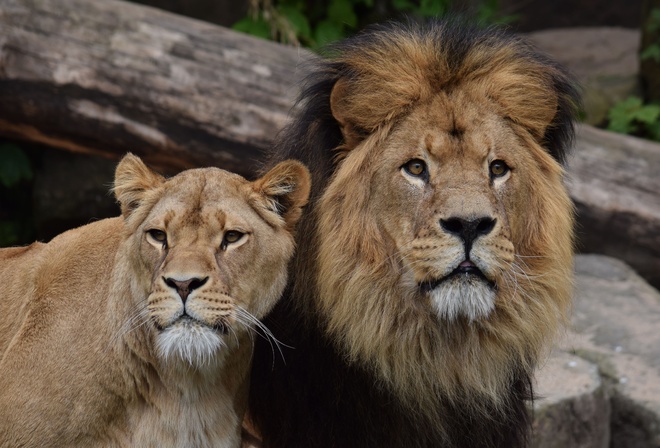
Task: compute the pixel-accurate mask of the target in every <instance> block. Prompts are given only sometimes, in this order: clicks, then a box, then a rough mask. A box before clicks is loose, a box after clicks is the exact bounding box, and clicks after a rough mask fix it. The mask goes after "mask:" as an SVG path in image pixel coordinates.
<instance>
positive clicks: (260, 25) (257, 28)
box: [232, 17, 271, 39]
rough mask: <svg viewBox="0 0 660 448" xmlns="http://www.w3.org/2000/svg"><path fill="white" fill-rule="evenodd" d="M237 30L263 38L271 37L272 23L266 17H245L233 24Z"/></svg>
mask: <svg viewBox="0 0 660 448" xmlns="http://www.w3.org/2000/svg"><path fill="white" fill-rule="evenodd" d="M232 28H233V29H234V30H236V31H240V32H243V33H247V34H251V35H253V36H257V37H261V38H262V39H270V36H271V34H270V25H269V24H268V22H266V21H265V20H264V19H262V18H259V19H257V20H254V19H252V18H251V17H245V18H243V19H241V20H239V21H238V22H236V23H234V24H233V25H232Z"/></svg>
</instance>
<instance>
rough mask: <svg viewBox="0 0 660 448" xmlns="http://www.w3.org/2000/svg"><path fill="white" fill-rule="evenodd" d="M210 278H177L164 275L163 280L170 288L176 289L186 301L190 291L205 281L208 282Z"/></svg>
mask: <svg viewBox="0 0 660 448" xmlns="http://www.w3.org/2000/svg"><path fill="white" fill-rule="evenodd" d="M208 279H209V278H208V277H204V278H190V279H188V280H175V279H173V278H165V277H163V281H164V282H165V284H166V285H167V286H169V287H170V288H172V289H175V290H176V292H177V293H178V294H179V297H181V300H182V301H183V302H184V303H185V302H186V299H187V298H188V296H189V295H190V293H191V292H192V291H193V290H195V289H197V288H199V287H200V286H202V285H203V284H204V283H206V281H207V280H208Z"/></svg>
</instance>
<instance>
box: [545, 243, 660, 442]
mask: <svg viewBox="0 0 660 448" xmlns="http://www.w3.org/2000/svg"><path fill="white" fill-rule="evenodd" d="M575 272H576V289H575V304H574V311H573V317H572V322H571V328H570V330H569V331H568V332H567V334H566V335H565V336H564V337H563V338H562V341H561V343H560V344H559V348H558V349H557V350H556V352H555V353H553V354H552V355H551V357H550V358H549V360H548V361H547V362H546V363H545V364H544V365H543V366H542V368H541V369H540V371H539V372H538V375H537V385H536V392H537V394H538V396H539V399H537V401H536V403H535V405H534V411H535V423H534V427H535V432H534V437H533V443H532V446H533V447H537V448H555V447H556V448H560V447H561V448H577V447H579V448H601V447H612V448H633V447H634V448H646V447H659V446H660V293H659V292H658V291H657V290H655V289H654V288H653V287H651V286H650V285H649V284H647V283H646V281H644V280H643V279H642V278H641V277H640V276H639V275H637V274H636V273H635V271H633V270H632V269H631V268H630V267H628V266H627V265H626V264H624V263H623V262H621V261H618V260H616V259H614V258H609V257H606V256H600V255H578V256H577V257H576V259H575Z"/></svg>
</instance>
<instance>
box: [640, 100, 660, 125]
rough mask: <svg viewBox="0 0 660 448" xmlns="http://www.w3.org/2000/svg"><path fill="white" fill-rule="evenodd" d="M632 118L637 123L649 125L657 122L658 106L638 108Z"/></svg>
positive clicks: (659, 108)
mask: <svg viewBox="0 0 660 448" xmlns="http://www.w3.org/2000/svg"><path fill="white" fill-rule="evenodd" d="M634 116H635V119H636V120H637V121H640V122H642V123H644V124H647V125H651V124H653V123H655V122H656V121H658V118H660V106H658V105H657V104H647V105H645V106H643V107H640V108H639V109H638V110H637V111H636V112H635V115H634Z"/></svg>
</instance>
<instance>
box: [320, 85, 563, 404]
mask: <svg viewBox="0 0 660 448" xmlns="http://www.w3.org/2000/svg"><path fill="white" fill-rule="evenodd" d="M473 92H474V91H473V89H456V90H455V91H453V92H450V93H448V92H438V93H436V94H435V95H434V96H433V97H432V98H429V99H428V100H427V101H424V102H420V103H419V104H416V105H415V106H414V108H412V110H410V111H409V112H408V113H406V114H404V115H403V116H402V117H401V118H400V119H398V120H396V121H393V122H390V123H387V122H386V123H383V124H382V125H381V126H380V127H379V128H377V129H376V130H375V131H374V132H372V133H371V134H368V135H366V136H364V135H359V134H358V135H357V136H356V135H351V134H350V133H351V129H352V128H355V127H357V126H351V124H350V123H348V124H346V121H347V120H345V117H344V116H343V115H342V110H341V109H339V108H340V107H341V102H340V101H338V103H339V106H337V107H335V108H333V112H334V113H335V114H336V117H337V119H338V121H339V122H340V123H343V124H344V126H343V130H344V132H345V133H346V134H348V135H347V136H346V138H345V141H346V142H347V144H346V145H345V146H344V147H342V148H340V150H342V152H341V153H340V157H339V158H338V161H337V168H336V171H335V173H334V175H333V177H332V178H331V179H330V181H329V184H328V187H327V189H326V190H325V192H324V194H323V196H322V198H321V201H320V204H319V206H318V207H317V214H318V218H319V227H318V228H319V231H318V235H319V239H320V244H319V261H318V263H319V265H318V270H319V272H320V273H322V275H321V274H319V276H318V278H317V282H318V285H319V307H320V311H321V312H322V313H323V315H324V316H325V317H326V321H327V331H328V332H330V333H331V334H332V335H333V338H334V339H335V340H337V341H339V342H340V345H341V348H342V349H343V350H344V351H345V353H346V354H347V355H348V356H349V358H351V359H353V360H355V361H357V362H359V363H361V364H364V365H366V366H368V367H370V368H372V369H374V370H376V371H377V372H378V374H379V375H380V376H381V378H383V379H384V380H385V381H387V382H389V383H391V384H392V385H393V386H394V387H395V388H396V389H397V390H399V392H401V395H402V396H407V397H408V398H409V399H411V401H413V402H419V403H423V402H425V401H428V400H429V398H428V397H427V398H424V397H422V396H420V394H418V393H416V391H424V393H425V394H426V395H428V391H429V390H433V389H438V390H439V392H441V393H443V394H445V395H448V396H452V395H453V394H458V393H459V391H460V390H463V391H465V390H470V391H472V392H471V393H477V395H483V394H485V395H488V396H491V397H497V396H501V395H502V391H503V390H504V388H505V387H507V384H509V381H510V380H511V377H510V375H512V374H513V373H512V372H514V371H516V369H517V368H520V369H529V368H530V365H529V364H528V363H533V362H534V360H536V359H537V358H538V356H539V352H540V351H541V350H542V348H543V347H545V346H546V345H547V342H548V337H551V335H553V334H554V332H555V330H556V328H557V326H558V325H559V323H560V322H561V320H562V318H563V316H565V312H566V309H567V305H568V303H569V301H570V288H571V286H570V283H571V282H570V278H571V274H570V270H571V267H572V263H571V254H572V206H571V203H570V200H569V199H568V196H567V193H566V191H565V189H564V187H563V185H562V168H561V166H560V165H559V163H558V162H557V161H556V160H554V159H553V158H552V157H551V156H550V155H549V154H548V153H547V152H546V151H545V150H544V149H543V148H542V147H541V146H540V144H539V142H538V140H537V139H536V138H535V137H534V135H533V134H532V133H530V132H529V131H528V130H526V129H524V128H523V127H522V126H519V125H516V124H515V123H512V122H511V120H510V119H507V117H504V116H502V114H501V111H500V110H499V109H498V107H496V105H494V104H493V102H492V100H491V99H489V98H487V97H484V96H483V95H479V93H478V92H477V93H476V94H474V93H473ZM335 104H337V102H336V103H335ZM351 143H352V144H353V145H354V146H352V145H351ZM404 353H405V355H402V354H404ZM422 383H426V386H425V387H418V385H419V384H422ZM420 393H421V392H420ZM428 404H429V407H431V406H432V400H431V402H428Z"/></svg>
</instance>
